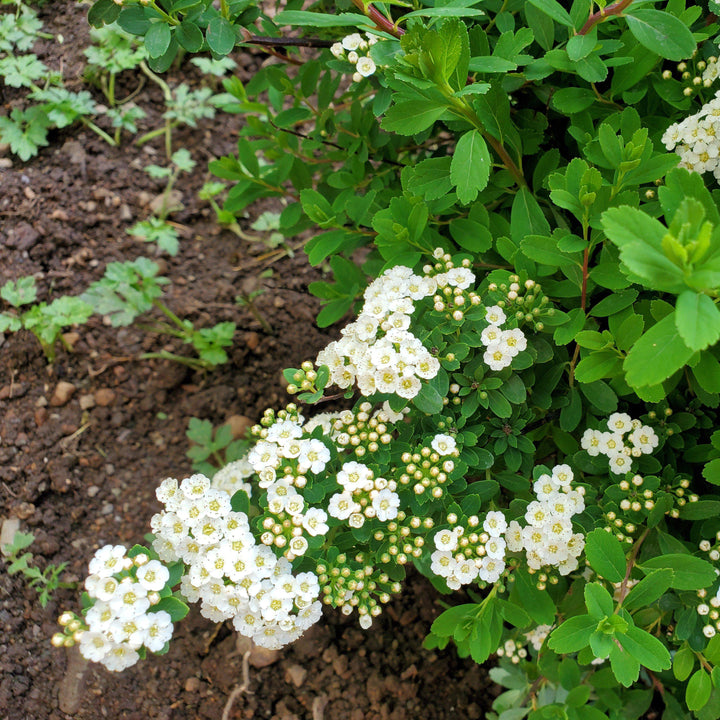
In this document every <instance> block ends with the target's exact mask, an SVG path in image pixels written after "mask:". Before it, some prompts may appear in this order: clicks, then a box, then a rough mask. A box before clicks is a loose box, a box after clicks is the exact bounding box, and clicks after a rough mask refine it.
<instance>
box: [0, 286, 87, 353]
mask: <svg viewBox="0 0 720 720" xmlns="http://www.w3.org/2000/svg"><path fill="white" fill-rule="evenodd" d="M0 298H2V299H3V300H5V302H7V303H8V304H9V305H11V306H12V307H13V308H15V310H16V311H14V312H1V313H0V332H6V331H9V332H17V331H18V330H20V329H22V328H24V329H25V330H29V331H30V332H31V333H32V334H33V335H35V337H36V338H37V339H38V342H39V343H40V345H41V346H42V349H43V352H44V353H45V357H46V358H47V359H48V360H49V361H50V362H53V361H54V360H55V345H56V343H57V341H58V340H60V342H61V343H62V344H63V346H64V347H65V349H66V350H71V349H72V348H71V347H70V345H69V344H68V343H67V342H66V341H65V339H64V337H63V334H62V331H63V329H64V328H67V327H70V326H72V325H82V324H83V323H85V322H86V321H87V319H88V318H89V317H90V316H91V315H92V314H93V308H92V306H91V305H89V304H88V303H87V302H85V301H84V300H82V299H81V298H79V297H75V296H71V295H64V296H62V297H59V298H57V299H55V300H53V301H52V302H51V303H49V304H48V303H46V302H41V303H37V304H35V305H32V307H30V308H29V309H27V310H25V311H23V312H17V310H19V308H21V307H22V306H23V305H30V304H31V303H34V302H35V300H36V299H37V289H36V287H35V279H34V278H33V277H31V276H28V277H23V278H20V279H19V280H17V281H13V280H9V281H8V282H6V283H5V285H3V286H2V288H0Z"/></svg>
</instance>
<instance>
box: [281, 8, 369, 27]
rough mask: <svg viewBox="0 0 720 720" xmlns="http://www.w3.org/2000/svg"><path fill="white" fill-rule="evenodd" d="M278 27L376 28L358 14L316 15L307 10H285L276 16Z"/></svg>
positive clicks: (363, 16)
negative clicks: (366, 26) (364, 26)
mask: <svg viewBox="0 0 720 720" xmlns="http://www.w3.org/2000/svg"><path fill="white" fill-rule="evenodd" d="M275 23H276V24H277V25H298V26H304V25H309V26H311V27H318V28H319V27H323V28H328V27H329V28H332V27H358V26H360V27H361V26H363V25H368V26H370V27H374V25H375V24H374V23H373V21H372V20H370V19H369V18H367V17H366V16H365V15H360V14H358V13H339V14H338V15H331V14H329V13H315V12H309V11H307V10H283V11H282V12H280V13H278V14H277V15H276V16H275Z"/></svg>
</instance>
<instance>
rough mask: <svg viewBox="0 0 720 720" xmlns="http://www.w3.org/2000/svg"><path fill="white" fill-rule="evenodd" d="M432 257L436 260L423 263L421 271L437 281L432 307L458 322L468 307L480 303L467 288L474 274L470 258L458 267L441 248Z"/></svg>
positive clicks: (475, 294)
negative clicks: (432, 262) (429, 263)
mask: <svg viewBox="0 0 720 720" xmlns="http://www.w3.org/2000/svg"><path fill="white" fill-rule="evenodd" d="M433 258H434V259H435V260H436V262H435V263H434V264H432V265H425V266H424V267H423V272H424V273H425V275H428V276H431V277H433V278H434V280H435V282H436V283H437V289H436V293H435V295H434V296H433V306H434V309H435V311H436V312H441V313H444V314H445V317H446V318H447V319H448V320H450V319H452V320H455V321H456V322H460V321H461V320H462V319H463V318H464V317H465V313H466V312H467V311H468V310H469V309H470V308H473V307H475V306H477V305H480V304H481V303H482V299H481V298H480V296H479V295H478V294H477V293H476V292H474V291H473V290H469V289H468V288H469V287H470V285H471V284H472V282H473V281H474V280H475V275H474V274H473V273H472V272H471V270H470V266H471V263H470V260H468V259H467V258H465V259H463V260H462V262H461V264H460V267H455V263H454V262H453V259H452V256H451V255H450V254H449V253H446V252H444V251H443V249H442V248H437V249H436V250H435V251H434V252H433Z"/></svg>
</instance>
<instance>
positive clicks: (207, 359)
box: [83, 258, 235, 370]
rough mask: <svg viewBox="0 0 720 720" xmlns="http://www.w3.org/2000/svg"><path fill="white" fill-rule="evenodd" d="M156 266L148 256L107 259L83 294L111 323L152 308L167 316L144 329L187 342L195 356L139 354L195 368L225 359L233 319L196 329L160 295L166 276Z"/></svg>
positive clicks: (128, 320) (121, 322) (125, 320)
mask: <svg viewBox="0 0 720 720" xmlns="http://www.w3.org/2000/svg"><path fill="white" fill-rule="evenodd" d="M157 273H158V266H157V264H156V263H154V262H153V261H152V260H149V259H148V258H138V259H137V260H134V261H132V262H125V263H110V264H109V265H108V266H107V268H106V270H105V276H104V277H103V278H102V279H101V280H98V281H97V282H95V283H93V284H92V285H91V286H90V287H89V288H88V289H87V291H86V292H85V293H84V294H83V298H84V299H85V300H86V301H87V302H89V303H90V304H91V305H92V307H93V308H94V309H95V311H96V312H98V313H99V314H101V315H106V316H108V317H109V318H110V322H111V324H112V325H113V326H114V327H120V326H126V325H130V324H132V323H133V322H134V321H135V319H136V318H137V317H138V316H139V315H142V314H144V313H146V312H149V311H150V310H152V309H153V308H155V309H157V310H159V311H160V312H161V313H162V314H163V315H164V316H165V318H166V320H164V321H161V322H156V323H154V324H152V325H149V326H147V329H149V330H151V331H153V332H157V333H160V334H163V335H169V336H171V337H175V338H178V339H179V340H182V342H183V343H186V344H190V345H192V346H193V348H194V350H195V351H196V352H197V354H198V356H199V357H198V358H192V357H186V356H182V355H176V354H174V353H171V352H168V351H167V350H162V351H160V352H157V353H145V354H144V355H142V356H141V357H142V358H145V359H147V358H161V359H167V360H174V361H176V362H181V363H183V364H185V365H188V366H190V367H192V368H195V369H203V370H204V369H212V368H214V367H216V366H217V365H221V364H222V363H225V362H227V359H228V357H227V353H226V352H225V350H224V348H226V347H229V346H230V345H231V344H232V339H233V335H234V334H235V323H233V322H221V323H218V324H217V325H215V326H214V327H211V328H201V329H199V330H197V329H195V327H194V325H193V323H192V322H191V321H190V320H187V319H185V320H183V319H181V318H179V317H178V316H177V315H176V314H175V313H174V312H173V311H172V310H171V309H170V308H169V307H168V306H167V305H166V304H165V303H164V302H163V301H162V300H161V299H160V298H161V297H162V294H163V289H162V286H163V285H166V284H167V283H168V282H169V280H168V279H167V278H164V277H158V276H157Z"/></svg>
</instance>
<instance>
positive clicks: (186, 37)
mask: <svg viewBox="0 0 720 720" xmlns="http://www.w3.org/2000/svg"><path fill="white" fill-rule="evenodd" d="M175 37H176V38H177V41H178V42H179V43H180V47H182V48H184V49H185V50H187V51H188V52H199V51H200V50H201V49H202V46H203V44H204V43H205V38H204V37H203V34H202V30H200V28H199V27H198V26H197V25H196V24H195V23H194V22H190V21H189V20H184V21H183V22H181V23H180V25H178V26H177V27H176V28H175Z"/></svg>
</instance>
